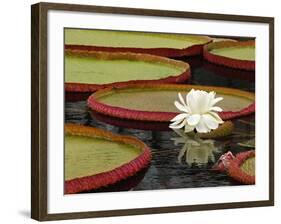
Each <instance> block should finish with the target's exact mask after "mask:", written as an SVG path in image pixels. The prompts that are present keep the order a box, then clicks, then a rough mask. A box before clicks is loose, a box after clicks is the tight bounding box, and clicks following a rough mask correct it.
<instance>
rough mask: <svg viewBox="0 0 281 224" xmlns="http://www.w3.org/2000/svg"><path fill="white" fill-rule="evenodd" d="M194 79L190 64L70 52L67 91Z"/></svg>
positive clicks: (138, 56) (127, 55)
mask: <svg viewBox="0 0 281 224" xmlns="http://www.w3.org/2000/svg"><path fill="white" fill-rule="evenodd" d="M189 76H190V67H189V65H188V64H187V63H185V62H182V61H176V60H172V59H168V58H164V57H159V56H154V55H148V54H134V53H108V52H97V51H91V52H84V51H77V50H66V56H65V83H66V84H65V89H66V91H67V92H94V91H96V90H98V89H100V88H104V87H107V86H115V87H116V86H122V85H124V84H125V83H128V82H129V83H147V82H152V83H162V82H167V83H178V82H184V81H186V80H187V79H188V78H189Z"/></svg>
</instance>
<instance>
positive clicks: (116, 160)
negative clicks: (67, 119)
mask: <svg viewBox="0 0 281 224" xmlns="http://www.w3.org/2000/svg"><path fill="white" fill-rule="evenodd" d="M65 133H66V134H65V152H64V153H65V161H64V168H65V169H64V170H65V173H64V175H65V193H66V194H70V193H77V192H82V191H88V190H92V189H98V188H100V187H105V186H107V185H111V184H115V183H116V182H118V181H120V180H122V179H126V178H128V177H130V176H133V175H134V174H135V173H136V172H138V171H140V170H141V169H143V168H145V167H146V166H147V165H148V164H149V162H150V160H151V153H150V149H149V148H148V147H147V146H146V145H145V144H144V143H143V142H141V141H140V140H138V139H136V138H133V137H130V136H123V135H116V134H113V133H111V132H108V131H105V130H102V129H97V128H92V127H87V126H81V125H74V124H67V125H65Z"/></svg>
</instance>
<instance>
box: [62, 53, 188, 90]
mask: <svg viewBox="0 0 281 224" xmlns="http://www.w3.org/2000/svg"><path fill="white" fill-rule="evenodd" d="M65 55H74V56H81V57H83V56H84V57H96V58H100V59H105V60H111V59H127V60H140V61H145V62H156V63H163V64H169V65H171V66H175V67H178V68H182V69H183V70H184V71H183V72H182V73H180V74H178V75H176V76H172V75H171V76H168V77H166V78H161V79H155V80H128V81H121V82H113V83H108V84H86V83H72V82H66V83H65V84H64V86H65V91H66V92H95V91H97V90H99V89H103V88H106V87H110V86H114V87H121V86H124V85H127V84H142V83H183V82H185V81H187V80H188V79H189V78H190V76H191V71H190V66H189V64H188V63H186V62H183V61H179V60H174V59H170V58H166V57H161V56H155V55H149V54H137V53H130V52H126V53H124V52H123V53H122V52H114V53H109V52H103V51H93V50H91V51H81V50H67V49H66V50H65Z"/></svg>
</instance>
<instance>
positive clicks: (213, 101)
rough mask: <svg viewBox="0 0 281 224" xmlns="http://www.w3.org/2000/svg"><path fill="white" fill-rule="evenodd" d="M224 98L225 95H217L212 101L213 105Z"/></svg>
mask: <svg viewBox="0 0 281 224" xmlns="http://www.w3.org/2000/svg"><path fill="white" fill-rule="evenodd" d="M222 100H223V97H217V98H215V99H213V100H212V103H211V105H210V106H211V107H212V106H214V105H215V104H216V103H218V102H220V101H222Z"/></svg>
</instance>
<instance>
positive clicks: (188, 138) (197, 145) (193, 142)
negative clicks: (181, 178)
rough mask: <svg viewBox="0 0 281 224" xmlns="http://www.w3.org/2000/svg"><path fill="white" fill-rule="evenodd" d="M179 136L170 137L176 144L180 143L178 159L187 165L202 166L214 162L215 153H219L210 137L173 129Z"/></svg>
mask: <svg viewBox="0 0 281 224" xmlns="http://www.w3.org/2000/svg"><path fill="white" fill-rule="evenodd" d="M174 131H175V132H176V133H177V134H178V135H179V137H175V138H172V140H173V141H174V144H175V145H176V146H178V145H182V147H181V149H180V151H179V155H178V161H179V162H180V163H181V161H182V159H184V160H185V162H186V164H187V165H188V166H189V167H204V166H206V165H207V164H209V163H212V164H214V163H215V153H219V149H218V147H217V146H215V141H214V140H212V139H207V140H204V139H201V138H200V137H199V136H198V135H197V134H194V133H193V132H191V133H185V132H184V131H183V130H181V129H180V130H179V129H175V130H174Z"/></svg>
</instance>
